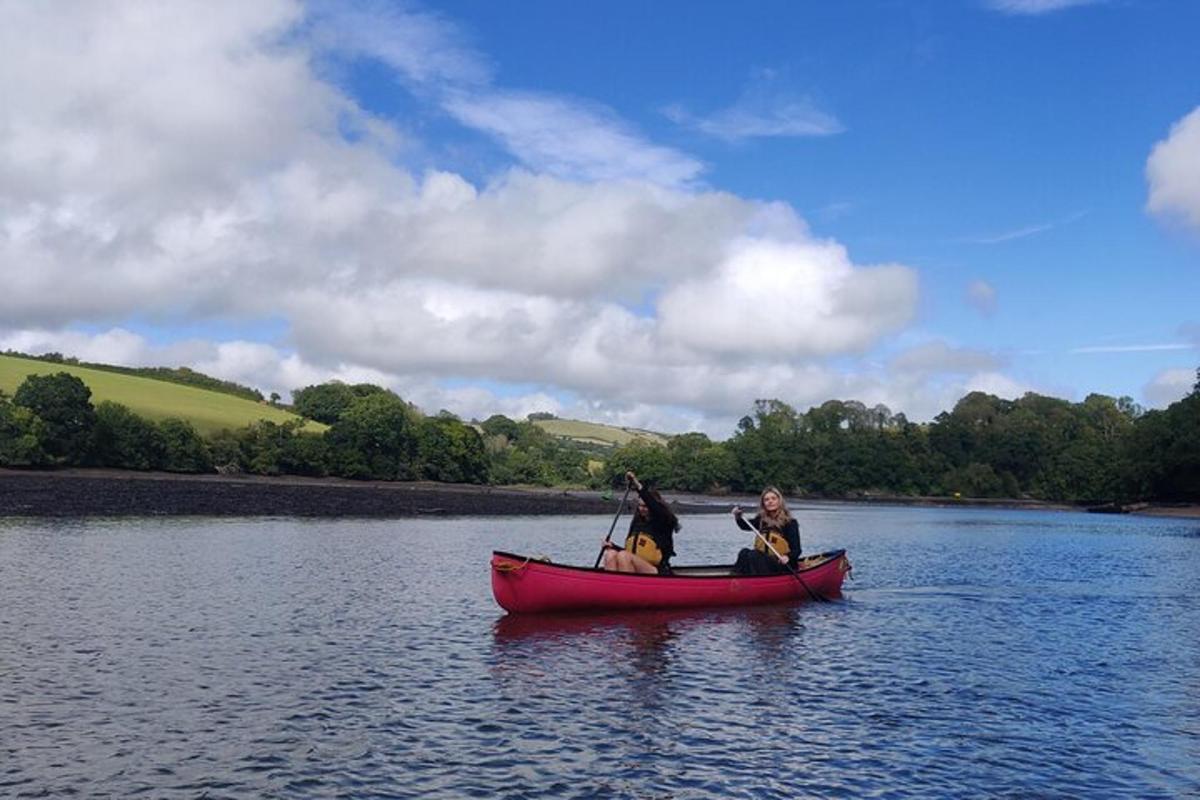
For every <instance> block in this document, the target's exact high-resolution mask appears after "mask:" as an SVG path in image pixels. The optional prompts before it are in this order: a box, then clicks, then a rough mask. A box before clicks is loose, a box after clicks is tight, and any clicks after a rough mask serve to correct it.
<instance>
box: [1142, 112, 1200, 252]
mask: <svg viewBox="0 0 1200 800" xmlns="http://www.w3.org/2000/svg"><path fill="white" fill-rule="evenodd" d="M1146 179H1147V181H1148V183H1149V184H1150V187H1149V188H1150V198H1149V200H1148V201H1147V207H1148V208H1149V209H1150V211H1152V212H1153V213H1155V214H1159V215H1161V216H1164V217H1177V218H1179V219H1181V220H1183V221H1184V222H1185V223H1188V224H1190V225H1192V226H1193V227H1196V228H1200V107H1197V108H1195V109H1193V110H1192V112H1191V113H1190V114H1188V115H1187V116H1185V117H1184V118H1183V119H1181V120H1180V121H1179V122H1176V123H1175V124H1174V125H1172V126H1171V132H1170V134H1169V135H1168V136H1167V138H1166V139H1164V140H1162V141H1161V142H1159V143H1158V144H1156V145H1154V150H1152V151H1151V153H1150V158H1149V159H1148V160H1147V161H1146Z"/></svg>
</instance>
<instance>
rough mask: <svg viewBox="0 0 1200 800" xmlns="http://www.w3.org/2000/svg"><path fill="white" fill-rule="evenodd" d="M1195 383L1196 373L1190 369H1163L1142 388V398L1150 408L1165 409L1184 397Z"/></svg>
mask: <svg viewBox="0 0 1200 800" xmlns="http://www.w3.org/2000/svg"><path fill="white" fill-rule="evenodd" d="M1195 383H1196V371H1195V370H1191V369H1182V368H1178V369H1165V370H1163V371H1162V372H1159V373H1158V374H1157V375H1155V376H1154V377H1153V378H1152V379H1151V380H1150V382H1149V383H1147V384H1146V385H1145V386H1144V387H1142V396H1143V397H1145V398H1146V403H1147V404H1148V405H1149V406H1150V407H1151V408H1166V407H1167V406H1169V405H1171V403H1174V402H1175V401H1176V400H1180V399H1182V398H1183V397H1186V396H1187V395H1188V393H1189V392H1191V391H1192V387H1193V386H1194V385H1195Z"/></svg>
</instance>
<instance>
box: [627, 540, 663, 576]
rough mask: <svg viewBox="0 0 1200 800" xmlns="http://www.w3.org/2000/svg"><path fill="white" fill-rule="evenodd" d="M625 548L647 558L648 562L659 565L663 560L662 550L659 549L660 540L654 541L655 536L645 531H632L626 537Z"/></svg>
mask: <svg viewBox="0 0 1200 800" xmlns="http://www.w3.org/2000/svg"><path fill="white" fill-rule="evenodd" d="M625 549H626V550H628V551H629V552H631V553H633V554H634V555H635V556H639V557H641V558H643V559H645V560H646V563H648V564H650V565H651V566H655V567H657V566H658V565H659V564H660V563H662V560H663V554H662V550H659V549H658V542H656V541H654V537H653V536H651V535H650V534H648V533H646V532H645V531H635V532H631V533H630V534H629V535H628V536H626V537H625Z"/></svg>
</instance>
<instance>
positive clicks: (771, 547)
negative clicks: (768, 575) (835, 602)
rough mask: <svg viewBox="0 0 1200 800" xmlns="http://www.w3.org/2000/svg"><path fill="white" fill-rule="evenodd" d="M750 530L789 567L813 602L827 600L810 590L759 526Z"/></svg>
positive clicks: (788, 569) (754, 526)
mask: <svg viewBox="0 0 1200 800" xmlns="http://www.w3.org/2000/svg"><path fill="white" fill-rule="evenodd" d="M746 524H747V525H750V523H749V521H747V522H746ZM750 528H751V530H753V531H754V535H755V536H757V537H758V538H759V539H760V540H761V541H762V543H763V544H764V545H766V547H767V549H768V550H770V551H771V552H772V553H774V554H775V557H776V558H777V559H779V561H780V562H781V563H782V564H783V565H784V566H785V567H787V571H788V572H790V573H792V577H793V578H795V579H796V580H798V581H800V585H801V586H803V587H804V591H806V592H808V596H809V597H810V598H812V599H813V600H818V601H823V600H824V599H825V598H824V597H821V595H819V594H817V593H816V592H814V591H813V590H812V589H810V588H809V586H808V584H807V583H805V582H804V578H801V577H800V573H799V572H797V571H796V570H794V569H792V565H791V564H789V563H787V559H786V558H784V557H783V553H780V552H779V551H778V550H776V549H775V545H773V544H771V542H770V541H768V540H767V537H765V536H763V535H762V531H760V530H759V529H758V526H757V525H750Z"/></svg>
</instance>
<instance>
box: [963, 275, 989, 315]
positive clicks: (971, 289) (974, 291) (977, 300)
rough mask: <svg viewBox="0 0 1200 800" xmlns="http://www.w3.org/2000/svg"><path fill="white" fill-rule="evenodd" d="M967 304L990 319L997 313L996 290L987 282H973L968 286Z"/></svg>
mask: <svg viewBox="0 0 1200 800" xmlns="http://www.w3.org/2000/svg"><path fill="white" fill-rule="evenodd" d="M967 302H968V303H970V304H971V306H973V307H974V308H975V310H976V311H978V312H979V313H980V314H983V315H984V316H985V317H990V316H991V315H992V314H994V313H995V312H996V289H995V288H994V287H993V286H992V285H991V284H990V283H988V282H987V281H984V280H978V279H976V280H973V281H971V282H970V283H969V284H967Z"/></svg>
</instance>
